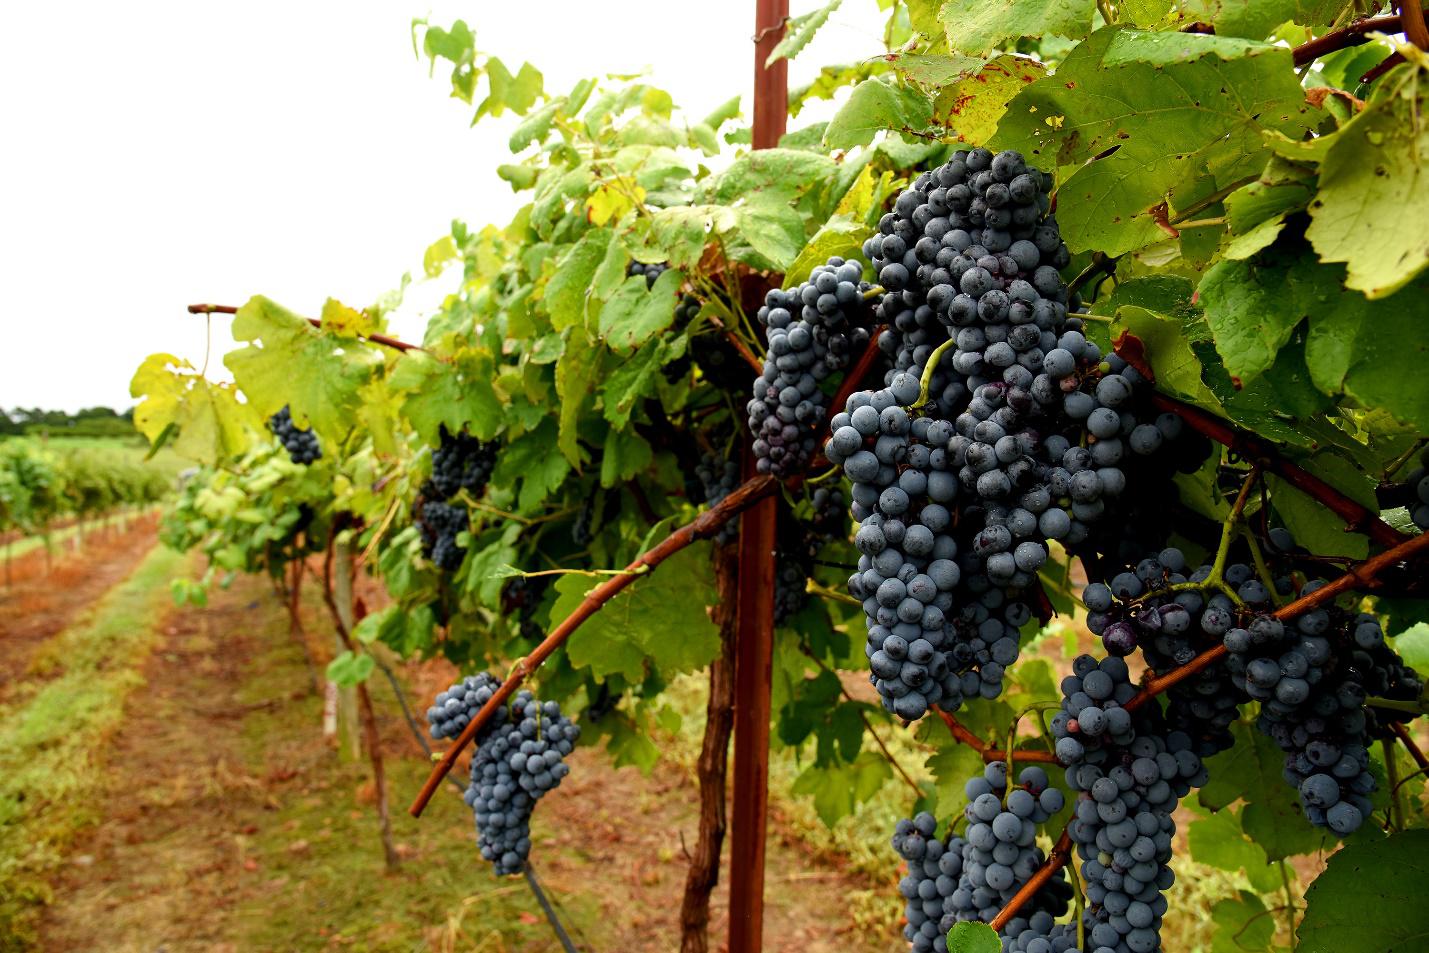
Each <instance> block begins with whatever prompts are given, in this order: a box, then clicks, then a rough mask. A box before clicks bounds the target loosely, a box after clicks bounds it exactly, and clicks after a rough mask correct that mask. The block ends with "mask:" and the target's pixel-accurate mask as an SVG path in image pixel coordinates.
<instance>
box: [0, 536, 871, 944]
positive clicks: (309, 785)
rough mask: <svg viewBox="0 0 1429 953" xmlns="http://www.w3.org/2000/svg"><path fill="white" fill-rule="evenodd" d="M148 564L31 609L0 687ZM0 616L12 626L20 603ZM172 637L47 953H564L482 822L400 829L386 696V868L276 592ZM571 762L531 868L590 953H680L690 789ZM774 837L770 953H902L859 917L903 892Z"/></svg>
mask: <svg viewBox="0 0 1429 953" xmlns="http://www.w3.org/2000/svg"><path fill="white" fill-rule="evenodd" d="M143 548H145V547H142V546H140V545H137V544H136V542H135V541H134V540H131V541H130V542H129V543H127V544H126V545H123V546H120V545H117V544H116V546H115V547H114V551H112V552H110V553H109V555H108V556H107V558H106V557H101V556H100V554H99V552H98V551H97V550H92V551H91V552H90V555H89V558H87V559H86V560H85V562H86V564H87V565H88V566H89V570H88V572H89V573H90V575H85V573H84V572H78V573H77V575H76V577H75V578H74V579H70V580H69V581H68V583H67V585H66V586H65V587H64V589H63V591H61V589H60V588H59V587H54V591H53V592H52V593H51V594H50V595H49V596H48V599H49V601H48V602H43V601H41V602H39V603H34V602H32V603H28V604H29V605H39V606H41V608H32V609H31V610H29V611H27V612H24V613H17V614H14V615H11V616H9V617H7V620H6V623H5V624H6V629H5V630H4V631H5V638H4V641H3V642H0V649H3V655H0V665H3V666H5V667H4V668H0V671H4V672H6V673H7V674H8V673H15V674H19V673H21V672H24V671H25V668H26V663H25V662H23V661H16V658H15V656H16V655H17V654H24V655H25V656H26V657H28V655H29V654H30V652H31V651H32V650H33V647H34V646H35V645H37V644H39V643H41V642H43V640H44V638H45V635H44V634H43V633H45V632H51V633H52V632H54V631H57V630H58V629H59V628H61V627H62V626H63V624H64V622H65V619H66V618H67V617H68V615H67V613H72V612H73V611H75V608H74V604H75V603H80V604H87V603H89V602H91V601H93V598H94V593H96V592H99V591H102V590H103V587H104V581H105V580H109V581H111V582H112V581H113V580H115V579H118V578H122V576H123V575H124V572H125V566H128V565H130V564H132V561H133V560H134V559H136V558H137V556H138V554H139V553H140V552H142V550H143ZM67 578H68V577H67ZM52 586H53V583H52ZM80 593H83V594H84V595H82V596H80V595H77V594H80ZM26 598H27V599H33V600H43V599H45V598H46V595H45V593H44V592H43V591H42V590H37V591H36V592H35V593H34V594H32V595H30V596H27V597H26ZM18 605H19V603H18V602H16V603H15V606H18ZM0 611H8V612H16V610H15V608H14V607H11V606H10V605H8V604H5V605H0ZM21 617H23V619H24V622H23V625H25V626H26V627H27V628H26V629H25V631H26V632H27V633H29V634H28V635H26V636H25V637H22V638H17V639H13V640H12V638H11V631H10V629H9V625H10V624H11V623H10V620H14V619H20V618H21ZM308 621H309V630H310V631H311V632H313V633H320V632H322V631H326V629H325V628H324V619H323V617H322V616H321V615H320V614H319V613H318V611H317V608H316V607H313V608H312V611H311V613H310V617H309V620H308ZM162 636H163V639H162V642H161V643H160V645H159V646H158V648H157V649H156V650H155V651H154V653H153V655H152V656H151V657H150V660H149V662H148V664H147V666H146V668H145V669H144V671H143V673H142V675H143V678H144V683H143V684H142V685H140V686H139V687H138V688H136V689H135V690H134V691H133V693H132V694H131V695H130V696H129V702H128V705H127V708H126V711H125V718H124V722H123V724H122V727H121V728H120V729H119V731H118V733H117V735H116V736H115V738H114V740H113V743H112V744H111V745H110V746H109V748H108V750H106V751H105V752H104V754H103V758H102V763H101V764H99V765H98V766H97V768H98V770H99V771H101V772H102V775H103V780H102V783H101V784H100V785H99V794H98V796H97V798H96V801H97V803H96V804H95V805H94V808H95V812H96V815H97V823H96V824H95V825H94V826H93V827H92V828H91V829H90V830H89V831H88V832H87V833H85V834H83V835H81V836H80V837H79V839H78V840H77V842H76V846H75V847H74V849H73V850H72V851H71V853H70V855H69V857H68V859H67V862H66V863H65V865H64V869H63V870H64V872H63V874H62V876H61V879H60V880H59V882H58V883H57V884H56V885H55V892H54V898H53V901H52V902H51V903H50V904H49V906H48V908H47V910H46V912H45V917H44V920H43V921H42V923H41V927H40V936H41V937H42V941H41V942H42V946H41V948H42V949H44V950H47V951H70V950H86V951H88V950H107V951H121V953H128V951H134V953H138V951H145V953H153V951H164V953H182V951H190V950H193V951H198V950H204V951H235V953H237V951H245V953H246V951H249V950H328V949H352V950H437V951H459V950H462V951H464V950H471V951H507V950H509V951H526V950H530V951H535V950H554V949H558V948H559V946H558V944H557V942H556V940H555V938H554V936H553V935H552V933H551V930H550V928H549V926H548V925H547V923H546V921H545V920H544V918H543V917H542V916H541V913H540V909H539V907H538V906H537V905H536V903H535V901H534V899H533V898H532V896H531V894H530V893H529V892H528V890H527V887H526V885H525V883H524V881H522V880H521V879H519V878H517V879H497V878H495V877H494V876H493V875H492V874H491V872H490V869H489V867H487V865H486V864H485V863H484V862H483V861H482V860H481V859H480V857H479V856H478V855H477V854H476V851H475V847H474V844H473V833H472V826H471V815H470V813H469V812H468V811H467V809H466V807H465V805H463V804H462V803H461V802H460V800H459V798H458V797H457V796H456V795H455V793H454V792H450V791H445V790H444V792H443V793H442V794H440V795H439V796H438V798H437V800H436V801H434V803H433V805H432V807H431V808H430V809H429V811H428V812H427V815H426V816H425V817H424V818H423V819H422V820H421V821H416V820H413V819H412V818H410V817H408V816H407V815H406V813H405V810H404V807H405V805H406V803H407V802H408V800H409V799H410V797H411V795H412V794H413V793H414V792H415V790H416V789H417V787H418V785H419V784H420V779H421V777H422V776H423V775H424V774H425V771H426V766H425V761H424V756H423V753H422V752H421V750H420V748H419V747H418V746H417V744H416V742H415V740H414V739H413V737H412V735H411V734H410V733H409V731H408V729H407V727H406V726H405V724H404V723H403V721H402V720H401V715H400V711H399V709H398V707H397V704H396V701H395V696H394V695H393V693H392V691H391V689H390V686H388V684H387V683H386V681H385V680H384V679H382V678H381V677H380V676H379V677H375V678H374V680H373V682H372V690H373V698H374V703H375V704H376V706H377V709H378V716H379V719H380V721H381V722H382V725H383V746H384V748H385V750H386V751H387V753H388V758H389V762H388V774H389V786H390V789H391V798H392V802H393V805H392V807H393V809H392V814H393V827H394V834H395V837H396V840H397V842H398V850H399V853H400V854H401V856H402V858H403V865H402V868H401V870H399V871H398V872H396V873H387V872H385V871H384V870H383V869H382V861H381V851H380V848H379V845H378V841H377V835H376V826H375V819H374V816H373V808H372V800H373V789H372V785H371V783H370V781H369V780H368V771H367V767H366V764H365V762H363V763H356V764H344V763H341V762H340V760H339V758H338V757H337V754H336V752H335V751H334V748H333V746H332V745H331V744H330V742H328V741H325V740H324V738H323V737H322V734H321V730H320V723H321V700H320V699H319V698H317V697H316V696H315V695H313V694H312V693H311V691H310V690H309V687H308V686H309V679H308V675H307V670H306V668H305V664H304V662H303V657H302V652H301V650H300V649H299V648H298V646H297V645H296V644H295V643H294V642H293V641H292V640H291V639H290V637H289V634H288V629H287V623H286V617H285V616H284V614H283V611H282V608H281V607H280V606H279V605H278V602H277V600H276V598H275V597H274V596H273V594H272V591H271V589H270V588H269V587H268V586H267V585H266V584H265V583H264V582H263V581H262V580H256V579H241V580H239V581H238V582H236V583H235V584H234V586H233V587H232V589H230V590H227V591H222V590H219V591H215V592H214V593H213V596H212V599H211V603H210V605H209V607H207V608H205V609H195V608H185V609H182V610H174V611H172V612H170V613H169V615H168V618H167V619H166V620H165V621H164V622H163V623H162ZM451 674H452V673H451V671H450V669H448V668H446V667H445V666H443V665H440V664H435V663H434V664H429V665H426V666H412V667H408V668H405V669H402V670H401V671H400V672H399V675H400V677H401V679H402V680H403V681H404V682H407V683H409V684H410V685H411V688H412V692H413V698H414V701H413V706H414V707H417V708H421V707H424V706H423V705H422V703H421V700H422V699H423V698H425V693H426V692H427V690H428V689H429V688H430V687H431V686H433V685H440V684H442V683H444V682H445V681H446V680H447V679H448V678H449V676H450V675H451ZM7 681H8V679H7ZM572 761H573V770H572V773H571V775H570V776H569V777H568V778H567V780H566V782H565V784H564V785H563V786H562V787H561V788H560V789H559V790H558V791H556V792H554V793H553V794H552V795H550V796H549V797H548V798H547V799H545V800H544V801H543V802H542V804H541V807H540V808H539V810H538V811H537V814H536V820H535V829H534V837H535V840H536V848H535V850H534V852H533V859H534V861H535V864H536V867H537V871H538V873H539V875H540V878H541V880H542V882H543V884H544V886H545V888H546V889H547V891H548V892H549V893H550V894H551V896H552V898H553V899H554V900H555V901H556V902H557V903H558V904H559V908H560V911H561V914H562V918H563V919H564V920H565V922H566V923H567V925H568V927H569V929H570V930H571V932H572V934H573V935H574V936H575V938H576V940H577V942H578V945H579V946H580V947H581V948H582V949H585V950H599V951H622V953H627V951H661V953H667V951H671V950H675V949H678V932H677V927H676V923H677V919H678V908H679V899H680V896H681V893H682V890H683V883H684V876H685V871H686V864H687V861H686V857H685V854H684V849H685V845H691V846H692V845H693V843H694V840H695V838H696V827H695V821H696V804H697V792H696V790H695V787H694V784H693V780H692V779H691V778H690V777H689V776H688V775H687V774H686V772H684V771H683V770H681V769H680V768H677V767H674V766H669V767H662V768H657V769H656V771H655V773H654V774H653V775H652V776H651V777H645V776H642V775H641V774H640V773H639V772H638V771H636V770H635V769H633V768H622V769H615V768H613V767H612V766H611V765H610V763H609V761H608V759H607V758H606V757H605V755H604V754H603V753H602V752H600V751H596V750H591V749H581V750H579V751H578V752H576V754H575V755H574V756H573V759H572ZM780 835H781V832H780V824H779V817H778V815H777V814H776V815H775V816H774V817H772V818H771V844H770V852H769V868H768V873H767V884H768V887H767V896H768V901H767V903H768V912H767V916H766V938H767V941H766V949H767V950H770V951H785V950H787V951H796V950H797V951H801V953H806V951H807V953H821V951H830V953H832V951H834V950H839V951H850V950H855V951H856V950H892V949H896V947H897V944H896V943H895V942H892V938H890V937H888V935H887V933H882V935H881V937H879V938H875V937H876V936H877V935H876V934H874V933H873V927H872V925H870V924H868V923H861V922H860V917H859V915H858V913H857V912H856V911H857V909H858V905H857V904H850V903H849V897H850V896H852V895H857V894H861V895H867V894H869V893H870V891H875V890H876V891H879V892H880V893H886V894H887V895H889V896H892V895H893V891H894V888H893V885H892V883H889V884H886V885H883V884H870V883H869V882H867V880H866V879H865V878H862V877H860V876H859V875H857V874H855V873H853V872H850V871H847V870H843V869H840V868H839V867H838V866H836V865H835V863H834V862H831V861H829V860H828V859H826V858H822V857H821V858H818V859H815V858H814V857H813V856H812V852H811V851H810V850H809V848H808V845H807V844H803V843H800V842H798V841H797V840H795V839H794V838H792V837H790V838H784V837H781V836H780ZM713 918H714V923H713V931H712V936H713V937H714V938H715V941H714V943H713V944H712V947H713V948H714V949H720V947H721V944H720V942H719V939H718V938H719V937H720V936H722V934H723V932H724V929H725V927H726V925H727V920H726V906H725V893H724V890H723V888H721V890H720V891H719V893H718V895H717V896H716V899H715V904H714V910H713ZM879 929H880V930H886V929H887V927H886V924H884V925H881V926H880V927H879Z"/></svg>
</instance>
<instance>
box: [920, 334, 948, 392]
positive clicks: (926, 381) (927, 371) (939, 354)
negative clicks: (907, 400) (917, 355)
mask: <svg viewBox="0 0 1429 953" xmlns="http://www.w3.org/2000/svg"><path fill="white" fill-rule="evenodd" d="M952 346H953V339H952V338H948V339H947V340H946V341H944V342H943V343H942V344H939V345H938V346H937V347H936V348H934V349H933V353H932V354H929V355H928V366H927V367H925V368H923V374H922V376H921V377H919V378H918V399H917V400H915V401H914V402H913V409H914V410H917V409H918V408H920V407H922V406H923V405H924V404H926V403H928V388H930V387H931V386H933V373H934V372H935V371H937V369H938V363H939V362H940V361H942V359H943V355H944V354H946V353H947V351H948V348H950V347H952Z"/></svg>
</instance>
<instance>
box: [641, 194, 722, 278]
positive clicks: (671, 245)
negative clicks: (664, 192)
mask: <svg viewBox="0 0 1429 953" xmlns="http://www.w3.org/2000/svg"><path fill="white" fill-rule="evenodd" d="M738 225H739V216H738V213H736V212H735V211H734V210H733V209H730V208H727V207H725V206H722V205H682V206H677V207H675V208H662V209H658V210H656V212H655V214H654V215H653V216H651V220H650V235H651V238H652V239H653V240H654V241H655V242H656V243H658V244H659V246H660V247H661V248H663V249H664V250H665V254H666V257H667V259H668V260H669V262H670V264H671V265H673V266H675V267H676V268H683V267H686V266H689V265H697V264H699V261H700V257H701V256H702V255H703V254H704V250H705V242H706V241H707V240H708V238H709V235H710V233H711V232H716V233H719V234H723V233H725V232H727V231H729V230H731V229H733V228H736V227H738Z"/></svg>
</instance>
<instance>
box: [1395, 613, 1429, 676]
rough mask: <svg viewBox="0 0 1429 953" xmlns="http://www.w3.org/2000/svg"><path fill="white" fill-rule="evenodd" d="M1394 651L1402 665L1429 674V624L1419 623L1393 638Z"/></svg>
mask: <svg viewBox="0 0 1429 953" xmlns="http://www.w3.org/2000/svg"><path fill="white" fill-rule="evenodd" d="M1394 650H1395V651H1396V652H1398V653H1399V654H1400V656H1401V657H1402V658H1403V659H1404V664H1405V665H1408V666H1409V667H1410V668H1412V669H1415V670H1416V671H1420V672H1429V623H1425V622H1419V623H1416V624H1415V625H1412V626H1410V627H1409V628H1408V629H1405V630H1404V631H1403V632H1401V633H1399V635H1397V636H1395V637H1394Z"/></svg>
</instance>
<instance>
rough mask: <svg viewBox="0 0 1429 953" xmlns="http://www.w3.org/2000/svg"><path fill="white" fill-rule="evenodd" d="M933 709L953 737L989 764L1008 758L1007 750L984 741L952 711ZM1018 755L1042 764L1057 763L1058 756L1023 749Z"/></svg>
mask: <svg viewBox="0 0 1429 953" xmlns="http://www.w3.org/2000/svg"><path fill="white" fill-rule="evenodd" d="M933 710H934V711H936V712H937V713H938V717H939V718H941V719H943V724H945V725H947V726H948V732H949V733H950V734H951V735H952V736H953V738H954V739H956V740H957V741H958V742H960V743H962V744H965V745H967V746H968V747H969V748H971V749H973V750H974V751H976V752H977V753H978V754H979V755H981V756H982V760H983V761H985V762H987V763H988V764H992V763H993V762H995V761H1006V760H1007V752H1006V751H999V750H998V749H996V748H994V747H993V746H992V745H990V744H987V743H986V742H984V741H983V740H982V739H981V738H979V737H978V736H977V735H975V734H973V733H972V732H971V731H969V730H968V729H967V726H965V725H964V724H963V723H962V722H960V721H958V719H957V718H956V717H954V716H953V714H952V713H951V712H948V711H944V710H943V709H941V708H934V709H933ZM1017 757H1018V758H1019V759H1021V760H1022V761H1024V762H1025V761H1036V762H1039V763H1042V764H1056V763H1057V756H1056V755H1055V754H1053V753H1052V752H1050V751H1037V750H1035V749H1023V750H1021V751H1018V752H1017Z"/></svg>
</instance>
